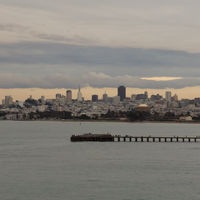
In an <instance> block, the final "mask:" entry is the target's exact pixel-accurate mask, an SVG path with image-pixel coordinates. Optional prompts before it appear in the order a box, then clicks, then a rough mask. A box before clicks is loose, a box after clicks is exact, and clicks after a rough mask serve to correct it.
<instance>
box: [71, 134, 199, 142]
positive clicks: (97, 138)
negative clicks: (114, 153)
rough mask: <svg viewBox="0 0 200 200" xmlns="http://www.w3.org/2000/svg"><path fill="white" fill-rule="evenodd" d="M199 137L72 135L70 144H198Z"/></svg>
mask: <svg viewBox="0 0 200 200" xmlns="http://www.w3.org/2000/svg"><path fill="white" fill-rule="evenodd" d="M198 141H200V136H129V135H125V136H121V135H111V134H91V133H88V134H83V135H72V136H71V142H164V143H165V142H198Z"/></svg>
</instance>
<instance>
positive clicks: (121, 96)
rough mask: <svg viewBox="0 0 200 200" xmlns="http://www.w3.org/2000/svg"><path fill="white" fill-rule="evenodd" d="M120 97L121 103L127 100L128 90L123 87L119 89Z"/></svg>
mask: <svg viewBox="0 0 200 200" xmlns="http://www.w3.org/2000/svg"><path fill="white" fill-rule="evenodd" d="M118 96H119V97H120V101H123V100H124V99H125V98H126V88H125V87H124V86H123V85H121V86H119V87H118Z"/></svg>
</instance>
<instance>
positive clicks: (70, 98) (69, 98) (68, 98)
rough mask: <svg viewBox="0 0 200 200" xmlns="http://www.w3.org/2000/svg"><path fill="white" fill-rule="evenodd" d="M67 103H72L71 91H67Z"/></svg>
mask: <svg viewBox="0 0 200 200" xmlns="http://www.w3.org/2000/svg"><path fill="white" fill-rule="evenodd" d="M66 101H67V102H71V101H72V91H71V90H67V91H66Z"/></svg>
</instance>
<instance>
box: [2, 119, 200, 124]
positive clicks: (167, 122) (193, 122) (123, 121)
mask: <svg viewBox="0 0 200 200" xmlns="http://www.w3.org/2000/svg"><path fill="white" fill-rule="evenodd" d="M1 121H7V122H8V121H11V122H12V121H14V122H80V123H81V122H106V123H110V122H112V123H133V124H136V123H139V124H140V123H141V124H147V123H152V124H200V121H128V120H81V119H77V120H70V119H66V120H65V119H63V120H62V119H58V120H56V119H52V120H50V119H48V120H42V119H39V120H0V122H1Z"/></svg>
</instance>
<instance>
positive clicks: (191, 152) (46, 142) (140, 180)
mask: <svg viewBox="0 0 200 200" xmlns="http://www.w3.org/2000/svg"><path fill="white" fill-rule="evenodd" d="M87 132H92V133H107V132H108V133H111V134H120V135H126V134H128V135H133V136H148V135H151V136H161V135H163V136H175V135H176V136H200V125H199V124H176V123H174V124H173V123H171V124H170V123H118V122H109V123H108V122H38V121H32V122H30V121H29V122H14V121H1V122H0V199H1V200H112V199H113V200H168V199H172V200H189V199H191V200H199V199H200V189H199V188H200V142H197V143H175V142H174V143H134V142H131V143H129V142H125V143H124V142H120V143H118V142H113V143H112V142H111V143H109V142H108V143H100V142H96V143H95V142H90V143H89V142H83V143H71V142H70V136H71V135H72V134H82V133H87Z"/></svg>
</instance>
